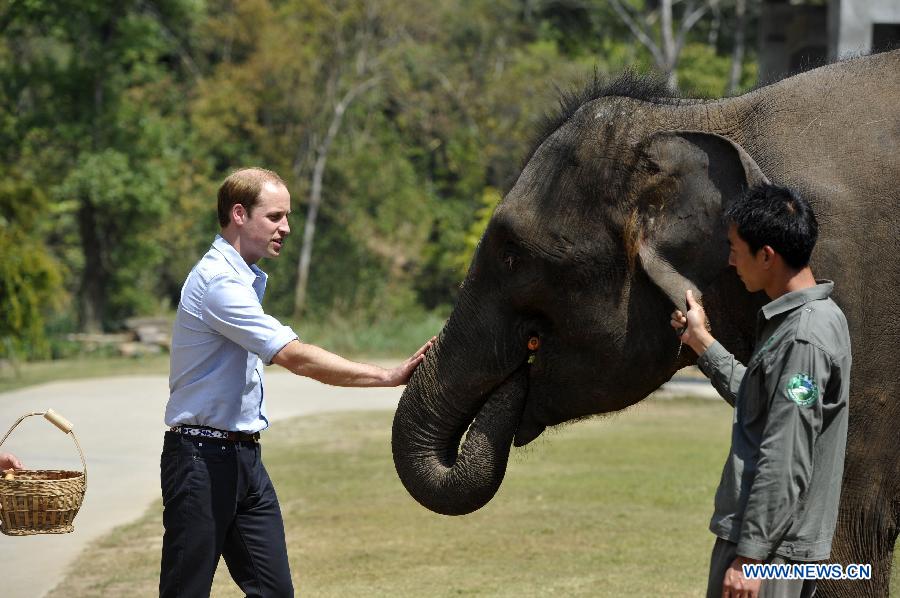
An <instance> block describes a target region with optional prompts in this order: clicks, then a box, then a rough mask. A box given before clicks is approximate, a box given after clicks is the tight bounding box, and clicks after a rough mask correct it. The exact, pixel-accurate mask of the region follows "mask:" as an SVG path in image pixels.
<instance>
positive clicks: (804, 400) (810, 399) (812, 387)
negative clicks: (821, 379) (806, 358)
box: [785, 374, 819, 407]
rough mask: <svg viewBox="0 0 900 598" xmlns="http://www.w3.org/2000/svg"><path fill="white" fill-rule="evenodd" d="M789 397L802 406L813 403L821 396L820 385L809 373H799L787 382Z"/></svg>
mask: <svg viewBox="0 0 900 598" xmlns="http://www.w3.org/2000/svg"><path fill="white" fill-rule="evenodd" d="M785 390H786V391H787V395H788V397H790V399H791V400H792V401H794V402H795V403H797V404H798V405H800V406H801V407H809V406H810V405H813V404H814V403H815V402H816V400H817V399H818V398H819V387H818V386H816V383H815V382H813V380H812V378H810V377H809V376H808V375H807V374H797V375H796V376H794V377H793V378H791V379H790V381H789V382H788V384H787V388H786V389H785Z"/></svg>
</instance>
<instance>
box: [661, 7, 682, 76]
mask: <svg viewBox="0 0 900 598" xmlns="http://www.w3.org/2000/svg"><path fill="white" fill-rule="evenodd" d="M659 15H660V19H659V26H660V27H659V28H660V33H661V34H662V54H663V59H664V61H665V62H664V64H662V65H660V66H661V68H662V69H663V72H664V73H665V74H666V76H668V78H669V85H671V86H672V87H673V88H677V87H678V73H677V72H676V71H675V62H676V60H677V58H678V57H677V55H676V50H675V36H674V34H673V32H672V0H661V1H660V3H659Z"/></svg>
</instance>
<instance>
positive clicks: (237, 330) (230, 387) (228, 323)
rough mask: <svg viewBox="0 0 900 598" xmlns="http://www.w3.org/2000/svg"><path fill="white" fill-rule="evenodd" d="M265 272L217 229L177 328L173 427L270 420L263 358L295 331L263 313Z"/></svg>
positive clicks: (224, 426) (191, 278)
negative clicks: (264, 386) (218, 233)
mask: <svg viewBox="0 0 900 598" xmlns="http://www.w3.org/2000/svg"><path fill="white" fill-rule="evenodd" d="M266 279H267V276H266V273H265V272H263V271H262V270H260V269H259V268H258V267H257V266H256V265H248V264H247V262H245V261H244V258H242V257H241V256H240V254H239V253H238V252H237V250H235V249H234V247H232V246H231V244H230V243H228V241H226V240H225V239H223V238H222V237H221V236H219V235H216V239H215V241H213V244H212V247H210V249H209V251H208V252H206V255H204V256H203V257H202V258H201V259H200V261H199V262H197V265H195V266H194V269H193V270H191V273H190V274H189V275H188V277H187V280H186V281H185V282H184V287H182V289H181V301H180V303H179V304H178V313H177V315H176V317H175V326H174V328H173V330H172V353H171V360H170V372H169V402H168V404H167V405H166V416H165V419H166V425H167V426H177V425H181V424H186V425H195V426H209V427H211V428H218V429H220V430H230V431H234V432H250V433H252V432H258V431H260V430H263V429H265V428H266V427H268V425H269V419H268V416H267V415H266V402H265V392H264V389H263V365H264V364H266V365H268V364H270V363H271V362H272V359H273V358H274V357H275V355H276V354H277V353H278V351H280V350H281V349H282V348H283V347H284V346H285V345H286V344H288V343H289V342H291V341H292V340H294V339H296V338H297V335H296V334H294V331H293V330H291V329H290V328H289V327H288V326H283V325H282V324H281V323H280V322H279V321H278V320H276V319H275V318H273V317H272V316H269V315H266V313H265V312H263V309H262V305H261V302H262V298H263V294H264V293H265V290H266Z"/></svg>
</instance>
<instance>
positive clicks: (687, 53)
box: [678, 43, 757, 98]
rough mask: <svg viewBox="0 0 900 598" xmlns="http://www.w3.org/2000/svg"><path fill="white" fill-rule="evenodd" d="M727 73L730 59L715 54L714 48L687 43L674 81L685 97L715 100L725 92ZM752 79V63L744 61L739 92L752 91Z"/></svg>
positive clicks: (753, 77)
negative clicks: (676, 80) (676, 79)
mask: <svg viewBox="0 0 900 598" xmlns="http://www.w3.org/2000/svg"><path fill="white" fill-rule="evenodd" d="M730 70H731V57H730V56H720V55H717V54H716V51H715V48H712V47H710V46H709V45H707V44H700V43H691V44H687V45H685V47H684V49H683V50H682V51H681V62H680V67H679V69H678V81H679V84H680V86H681V88H682V89H683V90H684V94H685V95H687V96H690V97H696V98H719V97H722V96H723V95H724V94H725V93H726V91H727V87H728V75H729V72H730ZM756 78H757V77H756V63H752V62H745V63H744V65H743V68H742V71H741V82H740V85H739V93H743V92H744V91H747V90H749V89H750V88H752V87H753V86H754V85H755V84H756Z"/></svg>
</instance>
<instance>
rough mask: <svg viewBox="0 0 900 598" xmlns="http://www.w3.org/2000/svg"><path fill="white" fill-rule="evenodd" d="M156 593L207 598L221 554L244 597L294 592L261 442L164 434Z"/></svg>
mask: <svg viewBox="0 0 900 598" xmlns="http://www.w3.org/2000/svg"><path fill="white" fill-rule="evenodd" d="M160 478H161V483H162V496H163V527H165V534H164V535H163V547H162V563H161V571H160V576H159V595H160V596H161V597H169V596H178V597H183V598H194V597H203V596H209V592H210V587H211V586H212V580H213V575H214V574H215V571H216V566H217V565H218V562H219V556H224V557H225V563H226V565H228V571H229V572H230V573H231V577H232V579H234V581H235V583H237V585H238V586H239V587H240V588H241V590H242V591H243V592H244V593H245V594H246V595H247V596H260V597H266V598H268V597H281V596H293V595H294V588H293V585H292V583H291V571H290V567H289V565H288V558H287V546H286V544H285V540H284V523H283V521H282V519H281V508H280V507H279V506H278V498H277V497H276V496H275V488H274V487H273V486H272V481H271V480H270V479H269V474H268V473H266V469H265V467H263V464H262V456H261V453H260V445H259V443H257V442H229V441H226V440H216V439H210V438H198V437H191V436H184V435H181V434H177V433H175V432H166V437H165V440H164V442H163V450H162V457H161V458H160Z"/></svg>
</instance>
